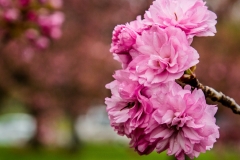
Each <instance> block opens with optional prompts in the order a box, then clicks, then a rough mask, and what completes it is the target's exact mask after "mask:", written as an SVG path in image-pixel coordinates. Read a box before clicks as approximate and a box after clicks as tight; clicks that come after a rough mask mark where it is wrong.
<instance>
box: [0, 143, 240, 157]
mask: <svg viewBox="0 0 240 160" xmlns="http://www.w3.org/2000/svg"><path fill="white" fill-rule="evenodd" d="M157 159H160V160H173V159H174V158H173V157H170V156H167V155H166V153H165V152H164V153H161V154H157V153H156V152H154V153H152V154H150V155H148V156H139V155H138V154H137V153H135V152H134V151H133V150H132V149H129V148H128V147H127V146H126V145H123V144H118V143H112V144H111V143H106V144H90V143H87V144H82V146H81V148H80V149H79V150H78V151H77V152H70V151H67V150H63V149H46V148H42V149H32V148H28V147H23V148H3V147H1V148H0V160H157ZM196 159H197V160H206V159H209V160H229V159H231V160H238V159H240V154H238V153H237V152H234V151H230V150H227V151H226V150H223V151H219V150H216V149H215V150H212V151H208V152H207V153H205V154H201V155H200V156H199V157H198V158H196Z"/></svg>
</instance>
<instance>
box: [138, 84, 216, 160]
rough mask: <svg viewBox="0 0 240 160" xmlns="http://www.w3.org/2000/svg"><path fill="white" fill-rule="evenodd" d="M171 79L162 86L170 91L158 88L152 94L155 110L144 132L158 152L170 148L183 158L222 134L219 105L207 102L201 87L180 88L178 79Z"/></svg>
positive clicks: (171, 151)
mask: <svg viewBox="0 0 240 160" xmlns="http://www.w3.org/2000/svg"><path fill="white" fill-rule="evenodd" d="M170 83H172V84H171V85H166V86H162V87H168V89H169V92H168V93H165V92H162V91H161V89H159V90H158V92H159V93H158V94H155V96H152V97H151V102H152V104H153V108H154V112H153V114H152V117H151V121H150V123H149V125H148V127H147V128H146V130H145V133H146V134H147V135H149V142H150V143H156V150H157V152H159V153H160V152H162V151H164V150H167V154H168V155H175V156H176V158H177V159H179V160H182V159H184V155H185V154H186V155H187V156H189V157H190V158H194V157H198V155H199V154H200V152H205V151H206V150H209V149H211V148H212V147H213V144H214V143H215V142H216V138H219V131H218V129H219V127H218V126H217V125H216V124H215V123H216V120H215V118H214V115H215V113H216V111H217V107H215V106H214V105H208V104H206V100H205V96H204V94H203V92H202V90H196V89H195V90H194V91H192V92H191V90H190V86H187V87H185V89H181V88H179V86H178V85H177V84H176V83H175V82H170ZM173 88H174V89H173ZM164 90H166V88H165V89H163V91H164ZM135 148H138V146H135Z"/></svg>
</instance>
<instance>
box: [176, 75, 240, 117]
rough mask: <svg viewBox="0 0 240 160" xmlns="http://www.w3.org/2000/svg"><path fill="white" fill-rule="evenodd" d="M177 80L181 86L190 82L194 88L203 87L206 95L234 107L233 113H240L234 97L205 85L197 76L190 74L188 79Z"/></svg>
mask: <svg viewBox="0 0 240 160" xmlns="http://www.w3.org/2000/svg"><path fill="white" fill-rule="evenodd" d="M176 82H177V83H178V84H179V85H181V86H185V85H187V84H188V85H190V86H191V87H193V88H197V89H201V90H202V91H203V92H204V94H205V97H207V98H210V99H211V100H212V101H214V102H219V103H221V104H222V105H224V106H226V107H228V108H230V109H232V111H233V113H235V114H240V106H239V105H238V104H237V103H236V102H235V100H234V99H233V98H231V97H228V96H226V95H224V94H223V93H222V92H218V91H216V90H215V89H213V88H211V87H209V86H204V85H203V84H202V83H200V82H199V80H198V79H197V78H196V77H195V76H190V78H188V79H187V80H186V79H185V80H183V79H179V80H176Z"/></svg>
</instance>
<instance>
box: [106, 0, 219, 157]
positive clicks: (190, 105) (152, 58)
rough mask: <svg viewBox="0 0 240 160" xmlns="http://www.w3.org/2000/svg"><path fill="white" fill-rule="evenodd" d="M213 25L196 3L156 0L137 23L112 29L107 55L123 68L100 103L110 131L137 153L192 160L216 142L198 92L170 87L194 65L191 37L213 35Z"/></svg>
mask: <svg viewBox="0 0 240 160" xmlns="http://www.w3.org/2000/svg"><path fill="white" fill-rule="evenodd" d="M215 24H216V15H215V14H214V13H213V12H211V11H209V10H208V9H207V7H206V6H205V2H203V1H202V0H156V1H154V2H153V5H152V6H151V7H150V8H149V10H148V11H146V13H145V15H144V19H143V20H142V19H141V17H140V16H138V17H137V19H136V20H135V21H132V22H130V23H127V24H126V25H118V26H116V27H115V29H114V31H113V37H112V44H111V49H110V51H111V52H112V53H113V55H114V59H116V60H118V61H119V62H121V63H122V67H123V69H122V70H119V71H117V72H116V73H115V74H114V78H115V80H114V81H113V82H111V83H109V84H107V85H106V88H108V89H110V90H111V92H112V96H111V98H106V100H105V103H106V105H107V112H108V116H109V119H110V123H111V126H112V127H113V128H114V129H115V130H116V131H117V132H118V134H120V135H125V136H127V137H128V138H130V140H131V141H130V146H131V147H133V148H135V150H136V151H137V152H138V153H139V154H149V153H151V152H152V151H153V150H154V149H155V150H156V151H157V152H159V153H160V152H162V151H164V150H167V154H168V155H175V156H176V158H177V159H178V160H182V159H184V156H185V155H187V156H189V157H190V158H194V157H197V156H198V155H199V154H200V153H201V152H205V151H206V150H209V149H211V148H212V147H213V144H214V143H215V142H216V139H217V138H218V137H219V131H218V128H219V127H218V126H217V125H216V124H215V123H216V120H215V118H214V115H215V113H216V111H217V108H216V107H215V106H214V105H208V104H206V100H205V96H204V94H203V92H202V91H201V90H197V89H195V90H192V89H191V87H190V86H187V87H185V88H182V87H181V86H179V85H178V84H177V83H176V82H175V80H176V79H179V78H181V77H182V75H183V74H184V72H185V71H186V70H188V69H189V68H191V67H193V66H195V65H196V64H197V63H198V62H199V60H198V59H199V54H198V53H197V51H196V50H195V49H194V48H192V47H191V46H190V44H191V41H192V38H193V37H194V36H212V35H214V33H215V32H216V29H215Z"/></svg>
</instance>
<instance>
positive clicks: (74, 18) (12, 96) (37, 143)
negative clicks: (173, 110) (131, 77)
mask: <svg viewBox="0 0 240 160" xmlns="http://www.w3.org/2000/svg"><path fill="white" fill-rule="evenodd" d="M13 1H14V0H13ZM15 1H16V0H15ZM3 2H4V0H0V5H1V4H4V3H3ZM21 2H27V0H25V1H24V0H22V1H21ZM56 2H57V1H56ZM59 2H60V1H59ZM151 3H152V0H118V1H116V0H67V1H63V4H61V8H59V7H57V8H58V11H59V12H61V13H62V14H64V22H63V24H62V26H61V34H60V31H59V30H58V32H57V31H56V32H54V33H58V34H56V35H57V36H53V39H51V40H50V42H51V43H50V42H48V41H39V42H41V43H37V44H40V45H38V47H37V49H36V47H35V48H34V47H29V46H28V45H29V39H28V40H26V39H24V38H23V39H21V38H18V39H13V37H11V36H10V38H9V34H7V35H8V36H6V34H5V33H4V31H6V28H5V29H1V31H0V36H2V37H1V40H2V41H1V45H0V159H1V160H13V159H18V160H32V159H34V160H38V159H39V160H40V159H41V160H42V159H44V160H48V159H49V160H50V159H51V160H65V159H68V160H75V159H82V160H102V159H104V160H118V159H123V158H125V159H127V160H128V159H129V160H136V159H138V160H142V159H143V160H144V159H145V160H151V159H160V158H162V159H173V158H172V157H167V156H165V153H162V154H160V155H159V154H157V153H152V154H150V155H149V156H141V157H140V156H139V155H137V154H136V153H135V152H134V151H133V150H132V149H129V148H128V142H129V141H128V139H126V138H125V137H120V136H118V135H117V134H116V133H114V131H113V130H112V129H111V128H110V125H109V121H108V117H107V114H106V112H105V105H104V99H105V97H109V96H110V92H109V91H108V90H106V89H105V84H107V83H109V82H110V81H112V80H113V78H112V74H113V73H114V70H116V69H119V68H120V64H119V63H118V62H117V61H114V60H113V57H112V54H111V53H110V52H109V48H110V43H111V36H112V30H113V28H114V27H115V26H116V25H117V24H125V23H126V22H130V21H132V20H135V18H136V16H137V15H143V14H144V11H145V10H147V9H148V8H149V6H150V4H151ZM207 4H208V6H209V8H210V9H211V10H213V11H214V12H216V14H217V16H218V23H217V34H216V36H214V37H204V38H195V39H194V41H193V44H192V45H193V47H195V48H196V49H197V51H198V52H199V54H200V63H199V64H198V66H197V71H196V73H197V77H198V78H199V80H200V82H202V83H203V84H204V85H208V86H211V87H213V88H215V89H216V90H218V91H222V92H223V93H225V94H226V95H228V96H230V97H232V98H234V99H235V100H236V102H238V103H240V70H239V69H240V0H208V1H207ZM1 10H3V8H1V7H0V11H1ZM0 13H2V11H1V12H0ZM0 15H1V14H0ZM60 19H61V20H60ZM55 21H57V22H59V23H60V21H63V16H60V17H57V18H55ZM2 23H3V22H0V24H2ZM7 27H11V25H8V26H7ZM54 35H55V34H54ZM58 35H59V36H58ZM60 35H61V37H60ZM6 37H7V38H8V39H7V40H6ZM11 38H12V39H11ZM9 39H10V40H9ZM56 39H57V40H56ZM46 44H48V45H46ZM39 46H40V47H39ZM46 46H47V47H46ZM43 48H44V49H43ZM209 103H211V102H209ZM218 106H219V110H218V113H217V115H216V118H217V124H218V125H219V126H220V138H219V139H218V141H217V143H215V147H214V149H213V150H211V151H209V152H207V153H206V154H201V155H200V157H199V158H197V159H240V154H239V153H240V152H239V151H240V129H239V128H240V116H239V115H235V114H233V113H232V111H231V110H230V109H228V108H226V107H223V106H221V105H218Z"/></svg>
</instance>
